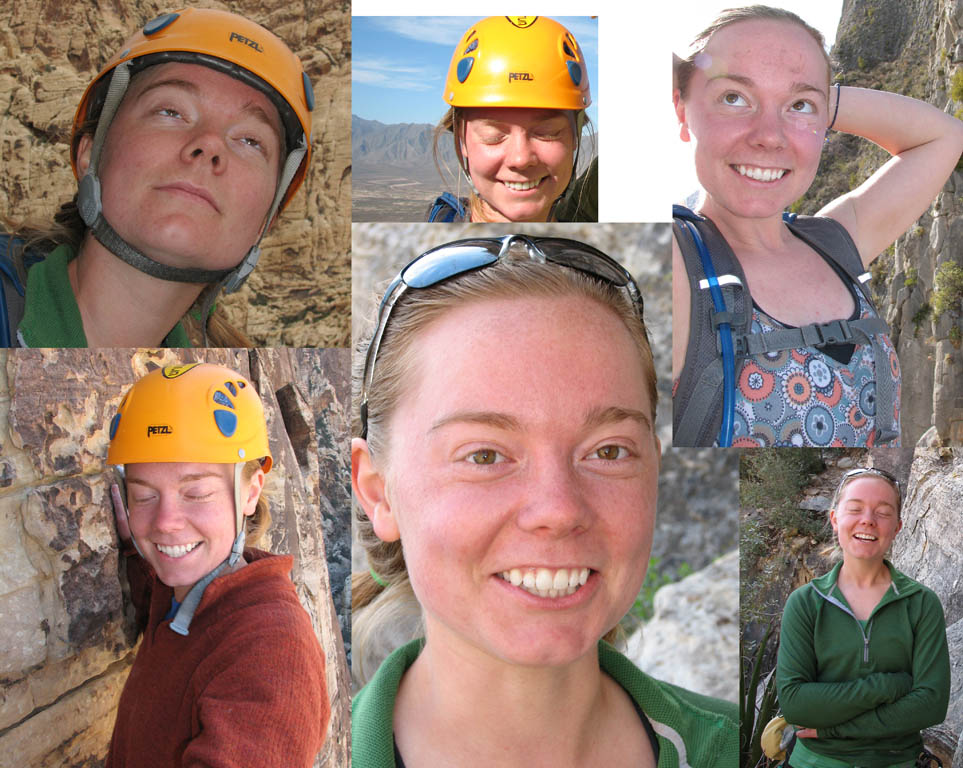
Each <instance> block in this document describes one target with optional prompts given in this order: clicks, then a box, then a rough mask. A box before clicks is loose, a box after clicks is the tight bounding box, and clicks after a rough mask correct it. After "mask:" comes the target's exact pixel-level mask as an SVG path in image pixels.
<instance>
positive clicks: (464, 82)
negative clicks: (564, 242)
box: [428, 16, 598, 222]
mask: <svg viewBox="0 0 963 768" xmlns="http://www.w3.org/2000/svg"><path fill="white" fill-rule="evenodd" d="M444 99H445V102H446V103H448V104H449V105H450V107H451V108H450V109H449V110H448V113H447V114H446V115H445V117H444V118H442V120H441V122H440V123H439V125H438V127H437V129H436V130H435V154H436V161H437V155H438V140H439V137H440V136H441V135H444V134H447V133H451V134H452V136H453V138H454V143H455V155H456V157H457V160H458V163H459V166H460V168H461V171H462V173H463V175H464V177H465V179H466V180H467V181H468V183H469V184H470V186H471V190H472V191H471V195H470V196H469V197H468V198H467V199H464V198H458V197H456V196H455V195H452V194H451V193H450V192H446V193H445V194H443V195H442V196H441V197H439V198H438V199H437V200H436V201H435V203H434V204H433V205H432V207H431V209H430V210H429V213H428V220H429V221H444V222H452V221H554V220H556V219H557V218H559V216H558V210H557V209H558V206H559V203H560V201H561V199H562V196H563V195H565V193H566V191H568V190H569V188H570V187H571V186H572V182H573V177H574V175H575V169H576V167H577V164H578V155H579V150H580V147H581V143H582V128H583V126H584V125H585V123H586V120H587V118H586V115H585V109H586V107H588V106H589V104H591V103H592V95H591V90H590V87H589V81H588V70H587V68H586V65H585V58H584V56H583V54H582V50H581V48H579V45H578V43H577V42H576V40H575V37H574V36H573V35H572V33H571V32H569V31H568V30H567V29H565V27H563V26H562V25H561V24H559V23H558V22H556V21H554V20H553V19H549V18H547V17H544V16H492V17H490V18H487V19H482V20H481V21H479V22H477V23H476V24H473V25H472V26H471V27H470V28H469V29H468V31H466V32H465V34H464V35H463V36H462V39H461V41H459V43H458V45H457V46H456V47H455V52H454V55H453V56H452V59H451V65H450V67H449V70H448V78H447V80H446V82H445V92H444ZM587 178H588V177H587ZM593 179H594V177H593ZM595 183H596V182H595V181H594V180H592V181H587V180H583V182H582V183H580V184H578V185H577V189H578V195H577V197H578V198H579V199H577V200H575V201H574V202H573V205H572V206H571V209H572V215H571V216H569V217H568V218H569V219H570V220H576V219H578V218H580V217H579V216H577V215H576V212H577V210H578V209H579V207H580V206H588V205H590V204H591V205H594V206H595V208H596V209H597V202H593V203H590V202H589V199H591V200H593V201H596V200H597V196H598V190H597V189H596V188H595ZM583 196H584V197H585V198H586V200H584V201H583V200H582V199H581V198H582V197H583Z"/></svg>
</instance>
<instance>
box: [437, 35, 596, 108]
mask: <svg viewBox="0 0 963 768" xmlns="http://www.w3.org/2000/svg"><path fill="white" fill-rule="evenodd" d="M444 97H445V101H446V102H447V103H448V104H450V105H451V106H453V107H532V108H542V109H574V110H581V109H585V108H586V107H587V106H588V105H589V104H591V103H592V93H591V89H590V87H589V78H588V69H587V68H586V66H585V56H584V55H583V54H582V49H581V48H580V47H579V44H578V42H576V40H575V36H574V35H573V34H572V33H571V32H569V31H568V30H567V29H566V28H565V27H563V26H562V25H561V24H559V23H558V22H557V21H555V20H553V19H550V18H548V17H546V16H490V17H489V18H487V19H482V20H481V21H479V22H477V23H476V24H472V26H471V27H469V28H468V31H467V32H465V34H464V35H463V36H462V39H461V41H460V42H459V43H458V46H457V47H456V48H455V53H454V55H453V56H452V58H451V65H450V66H449V67H448V78H447V80H446V82H445V94H444Z"/></svg>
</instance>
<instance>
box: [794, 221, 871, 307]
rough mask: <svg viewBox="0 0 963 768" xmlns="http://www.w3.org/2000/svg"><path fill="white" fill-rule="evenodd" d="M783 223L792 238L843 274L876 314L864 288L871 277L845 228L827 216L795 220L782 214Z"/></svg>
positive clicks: (867, 291) (869, 295)
mask: <svg viewBox="0 0 963 768" xmlns="http://www.w3.org/2000/svg"><path fill="white" fill-rule="evenodd" d="M783 221H785V222H786V226H788V227H789V230H790V231H791V232H792V233H793V234H794V235H796V236H797V237H798V238H800V239H801V240H802V241H803V242H805V243H806V244H807V245H809V246H810V247H811V248H814V249H815V250H816V251H818V252H819V253H821V254H822V255H823V256H825V257H826V258H827V259H829V260H830V261H832V262H833V264H835V265H836V266H838V267H839V268H840V269H841V270H843V272H845V273H846V275H847V276H848V277H849V279H850V280H852V281H853V282H854V283H855V284H856V285H858V286H860V289H861V290H862V292H863V296H864V297H865V298H866V300H867V301H868V302H869V303H870V306H872V307H873V309H874V310H876V304H875V302H874V301H873V296H872V291H869V290H866V289H865V288H863V286H864V285H865V284H866V283H867V282H869V280H870V279H871V278H872V275H871V274H870V273H869V272H868V271H867V269H866V268H865V267H864V266H863V259H862V257H861V256H860V255H859V250H858V249H857V248H856V243H854V242H853V238H852V237H850V235H849V232H847V231H846V227H844V226H843V225H842V224H840V223H839V222H838V221H836V219H831V218H829V217H828V216H797V215H796V214H794V213H784V214H783Z"/></svg>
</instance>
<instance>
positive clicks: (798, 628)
mask: <svg viewBox="0 0 963 768" xmlns="http://www.w3.org/2000/svg"><path fill="white" fill-rule="evenodd" d="M886 565H887V567H888V568H889V570H890V574H891V576H892V584H891V585H890V587H889V589H888V590H887V591H886V593H885V594H884V595H883V597H882V599H881V600H880V601H879V604H878V605H877V606H876V607H875V608H874V609H873V612H872V613H871V614H870V616H869V618H868V619H867V620H866V621H865V622H860V621H859V620H857V619H856V617H855V615H853V613H852V611H851V610H850V608H849V604H848V603H847V602H846V598H845V597H843V594H842V592H841V591H840V590H839V588H838V587H837V585H836V580H837V578H838V576H839V569H840V567H841V566H842V564H841V563H840V564H839V565H837V566H836V567H835V568H833V570H831V571H830V572H829V573H827V574H825V575H824V576H820V577H819V578H818V579H814V580H813V581H812V582H810V583H809V584H806V585H805V586H803V587H800V588H799V589H797V590H796V591H795V592H793V593H792V594H791V595H790V596H789V599H788V600H787V601H786V610H785V612H784V613H783V617H782V630H781V634H780V641H779V659H778V662H777V666H776V685H777V687H778V690H779V704H780V706H781V707H782V711H783V715H784V716H785V718H786V719H787V720H788V721H789V722H790V723H793V724H794V725H799V726H805V727H807V728H815V729H816V730H817V731H818V733H819V737H818V738H815V739H807V740H806V746H807V747H808V748H809V749H810V750H811V751H813V752H815V753H817V754H820V755H825V756H827V757H833V758H836V759H838V760H845V761H847V762H850V763H853V764H858V765H860V766H866V767H867V768H881V767H882V766H887V765H892V764H894V763H897V762H900V761H903V760H912V759H913V758H914V757H916V755H917V754H918V753H919V751H920V749H921V747H922V742H921V740H920V729H922V728H926V727H927V726H930V725H934V724H937V723H941V722H943V720H944V718H945V717H946V708H947V705H948V703H949V695H950V660H949V653H948V651H947V646H946V624H945V621H944V618H943V607H942V606H941V605H940V600H939V598H938V597H937V596H936V595H935V594H934V593H933V591H932V590H930V589H927V588H926V587H924V586H923V585H922V584H920V583H918V582H916V581H913V580H912V579H911V578H909V577H908V576H906V575H904V574H902V573H900V572H899V571H898V570H896V569H895V568H894V567H893V566H892V564H890V563H889V562H886Z"/></svg>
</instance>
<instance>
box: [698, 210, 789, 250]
mask: <svg viewBox="0 0 963 768" xmlns="http://www.w3.org/2000/svg"><path fill="white" fill-rule="evenodd" d="M699 213H700V214H702V215H703V216H708V217H709V218H710V219H712V221H713V223H714V224H715V225H716V227H717V228H718V230H719V232H721V233H722V236H723V237H724V238H725V239H726V242H727V243H729V247H730V248H732V250H733V252H734V253H736V254H740V255H741V254H742V253H753V252H756V251H766V252H773V251H779V250H780V249H781V248H782V247H783V246H784V245H785V244H786V243H787V242H790V240H789V238H791V237H792V235H791V233H790V232H789V231H788V230H787V229H786V227H785V225H784V224H783V220H782V213H781V212H780V213H778V214H775V215H773V216H767V217H765V218H752V219H750V218H746V217H744V216H737V215H735V214H734V213H732V212H731V211H730V210H728V209H727V208H724V207H723V206H721V205H718V204H717V203H716V202H715V201H714V200H713V199H712V197H710V196H708V195H706V197H705V199H704V200H703V203H702V206H701V207H700V209H699Z"/></svg>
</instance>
